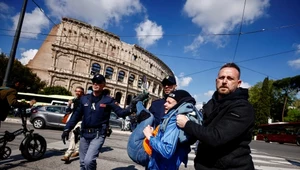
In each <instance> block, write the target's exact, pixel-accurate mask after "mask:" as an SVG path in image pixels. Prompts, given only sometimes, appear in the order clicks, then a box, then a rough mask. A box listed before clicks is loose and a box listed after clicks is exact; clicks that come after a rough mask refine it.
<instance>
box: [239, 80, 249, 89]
mask: <svg viewBox="0 0 300 170" xmlns="http://www.w3.org/2000/svg"><path fill="white" fill-rule="evenodd" d="M241 87H242V88H246V89H249V88H250V87H251V85H250V84H249V83H247V82H243V81H242V84H241Z"/></svg>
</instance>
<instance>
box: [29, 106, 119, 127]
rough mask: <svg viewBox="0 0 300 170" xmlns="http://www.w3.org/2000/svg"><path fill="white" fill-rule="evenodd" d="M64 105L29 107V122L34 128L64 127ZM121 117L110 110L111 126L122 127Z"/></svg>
mask: <svg viewBox="0 0 300 170" xmlns="http://www.w3.org/2000/svg"><path fill="white" fill-rule="evenodd" d="M66 108H67V107H66V106H62V105H48V106H36V107H35V108H33V109H31V112H32V113H31V116H30V122H31V123H32V125H33V127H34V128H36V129H42V128H45V127H58V128H63V127H65V125H66V124H65V123H63V122H62V119H63V117H64V115H65V114H66ZM122 120H123V119H122V118H119V117H118V116H117V114H116V113H114V112H111V114H110V119H109V125H110V126H111V127H117V128H122Z"/></svg>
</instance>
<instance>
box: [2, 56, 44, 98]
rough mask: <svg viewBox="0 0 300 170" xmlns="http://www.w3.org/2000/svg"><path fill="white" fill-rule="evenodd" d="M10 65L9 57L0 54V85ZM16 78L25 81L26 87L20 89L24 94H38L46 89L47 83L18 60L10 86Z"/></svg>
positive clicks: (10, 78)
mask: <svg viewBox="0 0 300 170" xmlns="http://www.w3.org/2000/svg"><path fill="white" fill-rule="evenodd" d="M7 65H8V57H7V56H6V55H5V54H4V53H1V54H0V83H1V85H2V83H3V79H4V76H5V72H6V67H7ZM14 77H22V78H23V79H24V84H25V87H27V88H24V89H20V91H22V92H31V93H37V92H38V91H39V90H40V89H42V88H44V87H45V85H46V83H45V82H43V81H41V79H40V78H39V77H38V76H37V75H36V74H34V73H33V72H32V71H31V70H30V69H29V68H28V67H26V66H24V65H22V63H21V62H19V61H18V60H15V61H14V64H13V67H12V70H11V72H10V76H9V78H8V84H10V83H11V82H12V80H13V78H14Z"/></svg>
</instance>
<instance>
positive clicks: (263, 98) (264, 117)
mask: <svg viewBox="0 0 300 170" xmlns="http://www.w3.org/2000/svg"><path fill="white" fill-rule="evenodd" d="M272 82H273V81H269V78H268V77H266V78H265V79H264V81H263V82H262V83H261V82H259V83H257V84H256V85H254V86H253V87H251V88H250V89H249V96H250V97H249V102H250V103H251V104H252V105H253V108H254V110H255V120H256V121H255V125H256V126H258V125H260V124H265V123H267V122H268V118H270V117H271V114H270V112H271V96H272V88H271V87H272Z"/></svg>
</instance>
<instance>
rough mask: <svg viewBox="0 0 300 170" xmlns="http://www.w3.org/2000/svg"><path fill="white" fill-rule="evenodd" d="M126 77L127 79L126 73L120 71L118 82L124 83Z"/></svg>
mask: <svg viewBox="0 0 300 170" xmlns="http://www.w3.org/2000/svg"><path fill="white" fill-rule="evenodd" d="M124 77H125V72H124V71H119V75H118V81H119V82H123V81H124Z"/></svg>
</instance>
